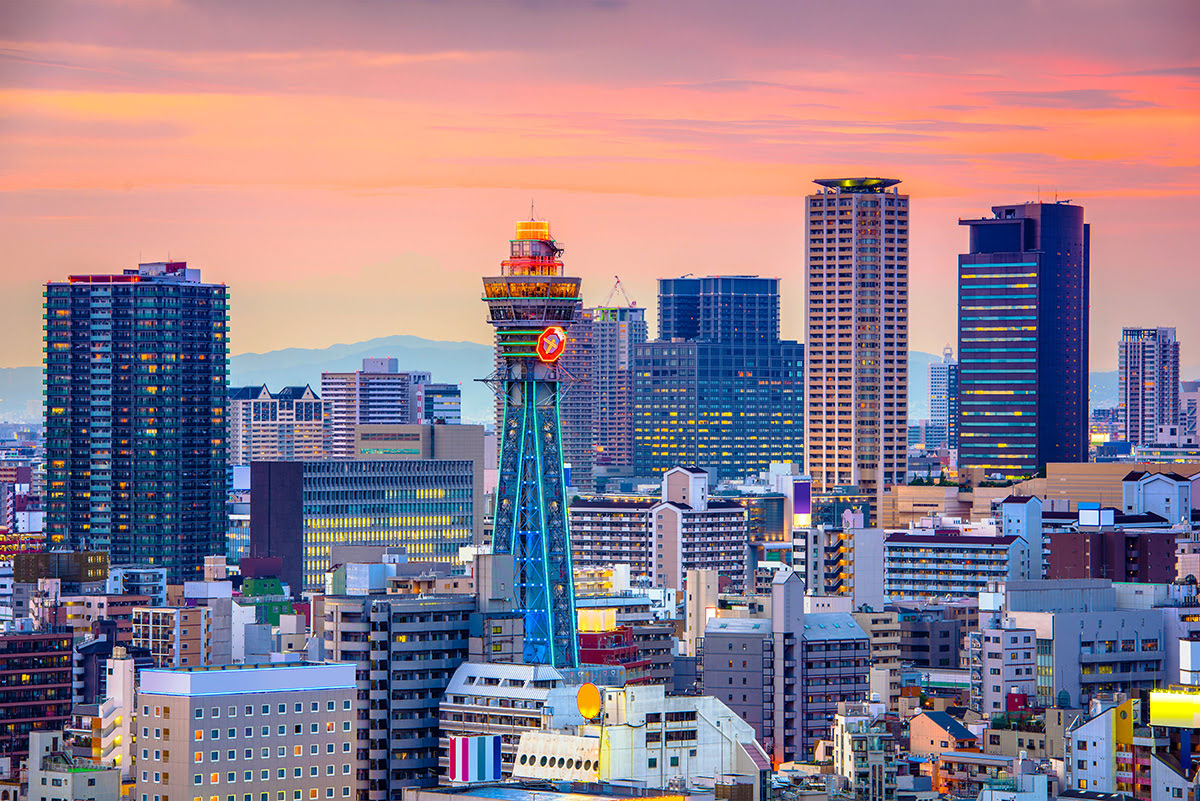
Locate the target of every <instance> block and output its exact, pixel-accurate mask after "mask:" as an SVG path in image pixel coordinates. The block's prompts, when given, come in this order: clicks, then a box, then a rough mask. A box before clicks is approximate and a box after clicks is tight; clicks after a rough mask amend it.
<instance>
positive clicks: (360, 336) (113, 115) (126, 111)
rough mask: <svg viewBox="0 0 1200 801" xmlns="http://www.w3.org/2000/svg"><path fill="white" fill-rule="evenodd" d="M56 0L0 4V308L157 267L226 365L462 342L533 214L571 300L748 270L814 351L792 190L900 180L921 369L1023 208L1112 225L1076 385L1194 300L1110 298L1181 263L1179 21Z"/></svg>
mask: <svg viewBox="0 0 1200 801" xmlns="http://www.w3.org/2000/svg"><path fill="white" fill-rule="evenodd" d="M66 8H67V6H66V5H56V4H54V3H42V4H37V5H36V6H20V7H19V6H18V5H17V4H10V5H3V6H0V16H2V17H3V19H5V21H6V22H8V23H10V24H9V25H7V29H8V31H9V33H8V35H7V37H6V39H5V42H4V45H3V51H2V52H0V81H3V88H0V91H2V92H3V93H4V96H5V100H6V106H7V107H8V108H9V109H10V113H9V114H8V115H6V118H5V120H4V122H3V123H0V172H2V173H3V174H4V177H3V178H2V179H0V188H2V189H3V190H4V191H3V192H0V203H3V204H4V212H5V213H4V215H3V218H2V221H0V237H2V238H3V239H4V240H5V241H6V243H8V248H7V250H8V254H7V255H8V257H9V258H8V259H7V260H5V262H4V263H3V267H0V292H2V293H3V294H4V295H5V296H6V297H13V298H17V299H24V298H28V299H29V300H30V301H33V300H34V299H36V298H38V297H39V295H40V289H39V288H40V286H41V285H42V284H43V283H44V282H45V281H46V280H50V279H53V278H55V277H56V276H59V275H63V274H68V273H71V272H105V271H118V270H120V269H124V268H127V267H130V266H132V265H134V264H136V263H138V262H140V261H152V260H156V259H166V258H168V257H170V258H177V259H186V260H188V261H189V262H190V263H192V264H194V265H196V266H198V267H200V268H201V269H203V270H204V271H205V274H206V276H208V275H211V276H212V279H211V280H216V281H224V282H226V283H228V284H230V285H231V286H233V287H236V289H237V292H236V293H235V299H234V303H233V308H232V312H231V313H232V316H233V320H232V325H231V352H233V353H245V352H262V351H267V350H272V349H276V348H280V347H286V346H301V347H323V346H327V345H330V344H333V343H335V342H347V341H360V340H364V339H368V338H371V337H373V336H381V335H386V334H391V333H408V334H417V335H423V336H427V337H429V338H433V339H444V340H469V341H475V342H481V343H483V342H487V341H488V336H487V330H486V327H485V324H484V322H483V321H482V319H481V316H480V315H479V314H478V311H477V310H474V309H472V308H471V304H468V303H466V302H465V301H463V300H462V298H464V297H468V296H469V293H470V292H471V287H472V286H473V285H474V282H475V280H476V279H477V276H478V274H479V272H480V271H482V270H485V269H486V268H487V266H488V265H490V264H492V263H494V260H495V259H496V258H497V250H496V247H495V242H496V241H498V240H500V239H501V238H502V237H503V231H504V230H505V223H504V222H503V221H506V220H510V219H512V218H513V217H514V216H519V215H520V212H521V211H522V210H523V209H525V208H527V207H528V204H529V201H530V197H531V196H532V197H533V200H534V201H535V205H536V213H537V215H538V216H539V217H544V218H548V219H553V220H554V221H555V225H556V230H558V231H560V232H561V233H562V234H563V236H564V241H565V243H566V244H567V246H568V247H570V249H571V253H572V254H573V256H574V260H573V263H574V264H575V265H577V267H576V270H577V273H578V274H579V275H581V277H583V278H584V280H585V284H586V285H587V286H588V287H589V288H590V289H589V291H588V296H587V297H585V299H584V302H585V303H586V304H588V305H594V304H596V303H597V302H599V301H600V300H601V298H602V297H603V295H604V293H605V292H607V289H608V287H609V286H611V282H612V275H613V274H614V273H617V274H620V275H621V277H622V279H623V281H624V283H626V284H627V285H628V286H629V288H630V292H631V295H632V296H633V297H634V298H635V299H636V300H638V301H639V305H641V306H646V307H649V306H650V305H651V303H652V300H651V299H652V298H653V296H654V281H655V280H656V279H657V278H660V277H673V276H677V275H682V274H685V273H687V272H694V273H696V274H722V273H724V274H731V273H744V272H754V273H758V274H761V275H764V276H775V277H780V278H781V279H783V280H782V282H781V286H782V288H781V292H782V315H781V316H782V325H783V330H782V335H783V336H785V337H789V338H802V336H801V335H802V332H803V325H804V323H803V313H802V307H803V294H802V293H803V292H804V286H803V278H802V276H803V270H804V251H803V242H804V235H805V231H804V208H803V197H804V195H805V194H806V193H807V192H808V191H809V187H810V186H811V184H810V182H811V180H812V179H813V178H817V177H821V176H823V175H834V174H840V175H895V176H896V177H898V178H900V179H902V180H903V181H904V186H905V188H906V190H907V191H908V192H909V194H910V195H911V196H912V223H913V224H912V239H913V242H912V253H911V260H910V263H911V287H912V304H911V305H912V309H911V311H912V316H913V319H914V320H918V319H919V320H922V321H923V322H922V325H921V326H918V327H914V331H913V336H912V341H911V342H910V346H911V347H912V348H913V349H914V350H921V351H925V352H930V353H938V352H940V350H941V348H942V347H943V346H944V345H946V344H948V343H951V342H953V341H954V328H955V321H954V308H955V303H954V300H955V299H954V266H955V257H956V255H957V253H959V252H961V251H962V250H963V247H964V244H965V232H963V231H961V230H960V229H959V228H958V226H957V224H956V222H957V219H958V218H960V217H963V218H969V217H977V216H981V215H983V214H986V212H987V209H988V207H989V206H990V205H992V204H994V203H997V202H1001V203H1017V202H1022V201H1026V200H1037V199H1038V194H1039V187H1040V193H1041V199H1042V200H1052V199H1054V197H1055V191H1056V188H1057V196H1058V197H1060V198H1063V199H1065V198H1071V199H1072V200H1074V201H1075V202H1078V203H1081V204H1083V205H1085V206H1086V207H1087V208H1088V214H1089V220H1090V221H1092V222H1094V223H1096V230H1097V231H1098V232H1103V234H1102V235H1101V236H1100V237H1099V238H1098V239H1097V241H1096V242H1095V243H1094V244H1095V247H1094V254H1095V258H1094V264H1093V284H1094V286H1093V290H1094V291H1093V315H1092V316H1093V321H1094V330H1093V336H1092V338H1091V359H1090V361H1091V363H1092V365H1093V366H1094V367H1095V368H1096V369H1113V368H1115V366H1116V357H1115V353H1114V351H1113V348H1112V347H1111V344H1110V343H1112V342H1114V341H1116V340H1117V339H1118V338H1119V335H1120V330H1121V328H1122V327H1123V326H1127V325H1175V326H1177V327H1178V328H1179V329H1180V339H1181V340H1182V341H1189V340H1195V339H1197V332H1195V331H1191V330H1190V328H1189V326H1190V325H1192V323H1191V317H1190V316H1189V315H1187V314H1186V312H1185V309H1186V307H1185V305H1184V304H1185V303H1186V297H1187V295H1188V294H1189V291H1188V290H1191V289H1194V288H1200V286H1197V287H1193V286H1192V282H1193V281H1200V279H1196V278H1193V277H1192V276H1191V274H1189V273H1188V272H1187V271H1186V270H1184V269H1179V270H1178V271H1171V268H1170V266H1169V264H1167V262H1166V260H1164V262H1163V266H1162V267H1161V268H1160V269H1161V270H1162V271H1163V274H1164V275H1169V276H1170V277H1171V278H1172V279H1173V280H1177V281H1179V282H1180V289H1181V291H1179V292H1176V293H1172V294H1171V295H1170V296H1169V297H1166V298H1163V297H1158V296H1156V295H1155V293H1154V291H1153V288H1152V286H1151V285H1150V283H1149V282H1138V283H1134V284H1132V285H1131V284H1130V282H1128V281H1127V276H1128V272H1127V271H1128V270H1129V269H1133V268H1134V267H1135V266H1140V265H1142V264H1144V253H1145V247H1144V242H1145V241H1146V240H1147V239H1148V238H1153V239H1154V241H1155V242H1156V245H1157V247H1158V249H1161V250H1162V251H1164V252H1169V253H1189V252H1194V251H1195V249H1196V247H1197V245H1200V234H1197V232H1196V230H1195V228H1194V226H1193V225H1191V221H1192V220H1194V219H1195V212H1196V208H1197V193H1196V190H1195V188H1194V187H1195V184H1196V181H1195V180H1194V178H1195V177H1196V172H1197V168H1196V165H1195V163H1194V159H1193V158H1192V157H1191V154H1190V153H1189V151H1188V148H1187V145H1186V142H1187V141H1190V140H1191V139H1194V133H1195V131H1196V128H1197V122H1198V120H1200V113H1198V111H1197V104H1196V101H1195V98H1196V94H1195V93H1196V91H1197V88H1200V83H1198V81H1200V67H1198V66H1197V65H1196V64H1195V57H1194V52H1193V50H1194V48H1193V47H1192V46H1191V43H1192V42H1193V41H1194V37H1193V36H1192V34H1193V33H1194V32H1195V30H1196V25H1197V19H1196V11H1195V9H1194V8H1193V7H1190V6H1189V5H1186V4H1182V3H1174V4H1172V3H1162V4H1160V5H1159V6H1158V9H1159V10H1158V13H1153V12H1150V13H1147V12H1146V10H1145V6H1144V5H1140V4H1119V3H1118V4H1113V5H1111V6H1109V7H1106V13H1105V14H1104V15H1096V14H1090V13H1084V12H1085V11H1086V7H1085V6H1083V5H1075V4H1056V5H1055V6H1054V7H1039V6H1034V5H1023V4H1016V5H1009V6H1003V7H989V8H985V9H981V10H978V11H977V12H976V13H975V14H974V15H973V16H972V17H971V18H970V19H966V18H963V19H959V18H957V17H955V16H954V15H947V14H944V13H942V12H941V11H940V10H939V9H941V7H940V6H939V5H938V4H935V3H927V4H923V5H921V6H919V7H916V8H914V9H913V10H912V11H911V12H910V13H909V14H907V15H906V16H905V17H904V18H903V19H901V18H896V17H895V16H894V15H890V14H876V15H872V14H866V13H864V16H863V18H862V19H857V20H856V19H854V18H852V17H849V16H846V15H842V14H841V13H840V12H838V11H836V10H825V9H820V8H803V9H782V8H778V9H777V8H775V7H772V6H758V7H756V8H755V9H754V11H753V13H748V14H744V15H739V16H738V18H737V19H728V18H727V17H724V16H720V15H718V13H717V9H716V7H715V6H706V5H699V6H694V7H693V8H692V9H691V11H690V13H689V15H688V17H687V19H678V18H677V17H678V16H679V15H678V14H670V13H669V11H667V10H665V9H664V7H663V6H656V5H640V6H637V7H634V6H623V5H621V4H596V5H593V6H579V7H571V8H569V9H559V8H548V7H539V6H537V5H524V6H521V5H518V6H512V7H501V8H493V7H491V6H481V7H480V8H479V9H478V13H477V14H474V15H472V19H471V20H470V21H469V22H465V23H464V22H463V21H462V20H457V21H456V24H454V25H450V24H447V22H448V20H447V19H446V18H445V17H444V16H443V15H444V13H446V12H444V11H442V10H440V9H437V8H435V7H430V6H421V7H406V6H403V5H397V6H396V7H395V8H393V9H384V10H377V11H378V14H375V13H374V12H373V13H372V14H370V15H367V14H363V15H361V16H360V15H358V14H357V13H356V12H354V11H352V10H347V9H344V8H343V9H338V10H331V9H328V8H323V7H319V6H312V7H306V13H305V14H302V15H301V14H298V15H297V16H296V19H292V20H289V21H288V24H283V25H275V24H268V22H269V18H268V17H267V16H266V15H268V14H270V13H272V12H271V11H270V6H269V4H268V5H259V4H250V5H248V6H245V7H236V8H235V7H232V6H230V7H219V6H218V7H217V12H216V13H209V14H206V13H202V12H201V10H199V9H198V8H195V7H191V6H188V5H187V4H184V3H178V2H144V3H137V2H129V3H121V4H106V5H103V6H90V5H89V6H84V7H80V8H77V9H74V10H73V11H72V13H71V14H65V13H63V12H64V10H66ZM206 8H212V6H208V7H206ZM380 15H381V16H380ZM981 15H982V16H981ZM218 17H219V18H218ZM842 17H845V18H842ZM934 21H936V24H933V23H934ZM534 23H536V24H537V25H538V26H541V27H542V28H544V30H545V31H546V33H547V35H548V36H549V39H548V43H547V45H546V46H545V47H540V48H539V49H538V51H537V52H536V53H534V52H530V51H528V50H527V49H525V48H523V47H522V46H521V45H520V44H519V42H517V41H515V40H514V37H513V32H514V31H520V30H524V29H526V27H527V26H528V25H530V24H534ZM664 25H673V26H675V28H676V30H677V34H678V35H677V36H674V37H669V38H668V40H666V41H664V40H663V38H662V37H660V36H658V34H657V33H656V32H657V31H660V30H661V29H662V26H664ZM1017 30H1019V31H1020V35H1019V36H1018V35H1016V31H1017ZM1068 30H1069V31H1070V33H1071V35H1069V36H1067V35H1065V34H1066V32H1067V31H1068ZM243 31H244V32H243ZM251 32H254V33H253V35H251ZM1008 34H1010V36H1008V40H1006V35H1008ZM851 37H853V39H854V41H855V42H856V46H855V48H854V51H853V54H852V55H850V54H847V53H846V52H845V47H844V45H843V44H841V43H842V42H845V41H847V40H848V39H849V38H851ZM164 42H169V43H170V44H169V45H165V44H163V43H164ZM348 42H352V43H353V45H352V46H351V45H348V44H347V43H348ZM797 42H801V43H806V44H805V46H804V47H800V48H797V47H796V46H795V45H796V43H797ZM347 48H351V49H347ZM700 52H703V53H704V58H700V57H699V56H698V55H697V54H698V53H700ZM1015 63H1022V64H1030V63H1033V64H1035V65H1036V67H1037V68H1036V69H1034V70H1033V71H1030V70H1028V69H1024V68H1023V69H1022V70H1020V71H1014V70H1012V65H1013V64H1015ZM881 74H887V75H891V76H893V77H894V80H890V81H889V80H884V81H880V80H879V77H880V75H881ZM279 131H286V134H285V135H284V134H280V133H278V132H279ZM531 131H536V134H535V135H531ZM750 241H753V242H755V243H759V244H760V247H758V248H757V252H756V253H755V254H754V256H753V257H750V256H748V255H747V253H746V251H745V243H746V242H750ZM445 242H454V243H455V246H454V247H453V248H446V247H445V246H444V243H445ZM367 287H370V289H371V291H370V292H366V291H364V289H365V288H367ZM1154 304H1158V306H1157V308H1155V306H1154ZM37 319H38V313H37V309H36V303H33V302H29V303H14V304H12V308H11V321H12V323H13V326H14V328H15V330H16V331H17V332H18V333H17V334H16V335H15V336H13V337H11V338H10V339H9V340H8V342H6V347H5V348H4V350H3V353H2V354H0V364H2V365H4V366H17V365H32V364H37V363H38V362H39V361H40V359H39V351H40V347H39V343H38V337H37V334H36V331H37V329H38V328H39V326H38V325H37ZM24 331H28V334H25V333H22V332H24ZM653 333H654V332H653V331H652V334H653ZM1185 361H1186V356H1185Z"/></svg>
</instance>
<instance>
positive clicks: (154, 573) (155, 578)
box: [104, 565, 167, 606]
mask: <svg viewBox="0 0 1200 801" xmlns="http://www.w3.org/2000/svg"><path fill="white" fill-rule="evenodd" d="M104 591H105V592H106V593H108V594H109V595H143V596H145V597H146V598H147V599H148V600H147V603H148V604H149V605H150V606H166V603H167V569H166V568H165V567H155V566H154V565H109V566H108V579H107V583H106V584H105V588H104Z"/></svg>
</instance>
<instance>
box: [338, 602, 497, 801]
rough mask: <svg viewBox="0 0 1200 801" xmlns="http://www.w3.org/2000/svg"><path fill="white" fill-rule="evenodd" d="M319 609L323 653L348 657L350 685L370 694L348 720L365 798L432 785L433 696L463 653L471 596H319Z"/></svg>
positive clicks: (385, 800)
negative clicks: (365, 706)
mask: <svg viewBox="0 0 1200 801" xmlns="http://www.w3.org/2000/svg"><path fill="white" fill-rule="evenodd" d="M321 610H322V613H321V616H320V618H319V619H317V620H316V621H315V625H314V634H315V636H317V637H319V638H320V641H321V643H322V647H323V649H324V650H323V656H324V658H325V659H330V660H334V661H337V662H352V663H354V664H355V665H356V666H357V671H358V672H357V677H358V678H357V681H356V684H357V687H358V690H359V692H360V693H361V694H362V695H363V697H368V696H369V698H370V704H369V707H370V708H369V710H368V711H367V712H366V714H364V715H363V716H361V717H360V719H359V720H358V721H357V722H356V723H355V728H356V734H355V736H356V737H357V738H358V745H357V748H359V749H362V751H363V756H364V759H365V763H364V768H365V770H366V778H367V781H366V785H365V786H366V789H367V799H368V801H392V800H393V799H396V800H397V801H398V799H399V798H400V792H401V788H404V787H433V786H435V785H436V784H437V769H438V753H439V742H438V736H439V733H438V702H439V701H440V700H441V697H442V693H443V692H444V691H445V689H446V687H447V686H448V685H449V684H450V677H451V676H452V675H453V674H454V671H455V670H457V669H458V666H459V665H461V664H462V663H463V661H464V660H466V658H467V650H468V647H467V641H468V637H469V635H470V625H471V624H470V619H471V616H472V614H473V613H474V612H475V599H474V597H473V596H471V595H420V596H403V595H359V596H326V597H325V598H324V600H323V602H322V605H321ZM379 665H383V666H384V668H385V669H380V668H379V667H378V666H379Z"/></svg>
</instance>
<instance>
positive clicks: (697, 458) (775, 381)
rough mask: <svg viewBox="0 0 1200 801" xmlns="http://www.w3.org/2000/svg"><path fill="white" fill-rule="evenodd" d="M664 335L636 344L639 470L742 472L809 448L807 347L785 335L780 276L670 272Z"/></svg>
mask: <svg viewBox="0 0 1200 801" xmlns="http://www.w3.org/2000/svg"><path fill="white" fill-rule="evenodd" d="M658 285H659V321H658V325H659V339H658V340H657V341H655V342H646V343H643V344H640V345H635V346H634V367H633V420H634V429H633V441H634V459H633V466H634V473H635V474H636V475H639V476H651V475H654V476H657V475H661V474H662V473H664V472H666V471H667V470H670V469H671V468H672V467H675V466H676V465H681V464H694V465H697V466H699V467H701V468H703V469H705V470H707V471H708V472H709V473H710V474H713V475H716V476H718V477H720V478H736V479H741V478H744V477H745V476H747V475H752V474H754V473H758V472H761V471H764V470H767V469H769V468H770V466H771V464H772V463H775V462H800V461H801V460H802V456H803V453H804V423H803V418H802V415H803V412H804V409H803V369H804V366H803V365H804V346H803V345H801V344H799V343H798V342H792V341H788V340H781V339H779V279H778V278H760V277H758V276H710V277H707V278H664V279H660V280H659V282H658Z"/></svg>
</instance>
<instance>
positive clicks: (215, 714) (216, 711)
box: [208, 706, 221, 718]
mask: <svg viewBox="0 0 1200 801" xmlns="http://www.w3.org/2000/svg"><path fill="white" fill-rule="evenodd" d="M208 716H209V717H211V718H219V717H221V707H219V706H214V707H213V708H212V709H210V710H208Z"/></svg>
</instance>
